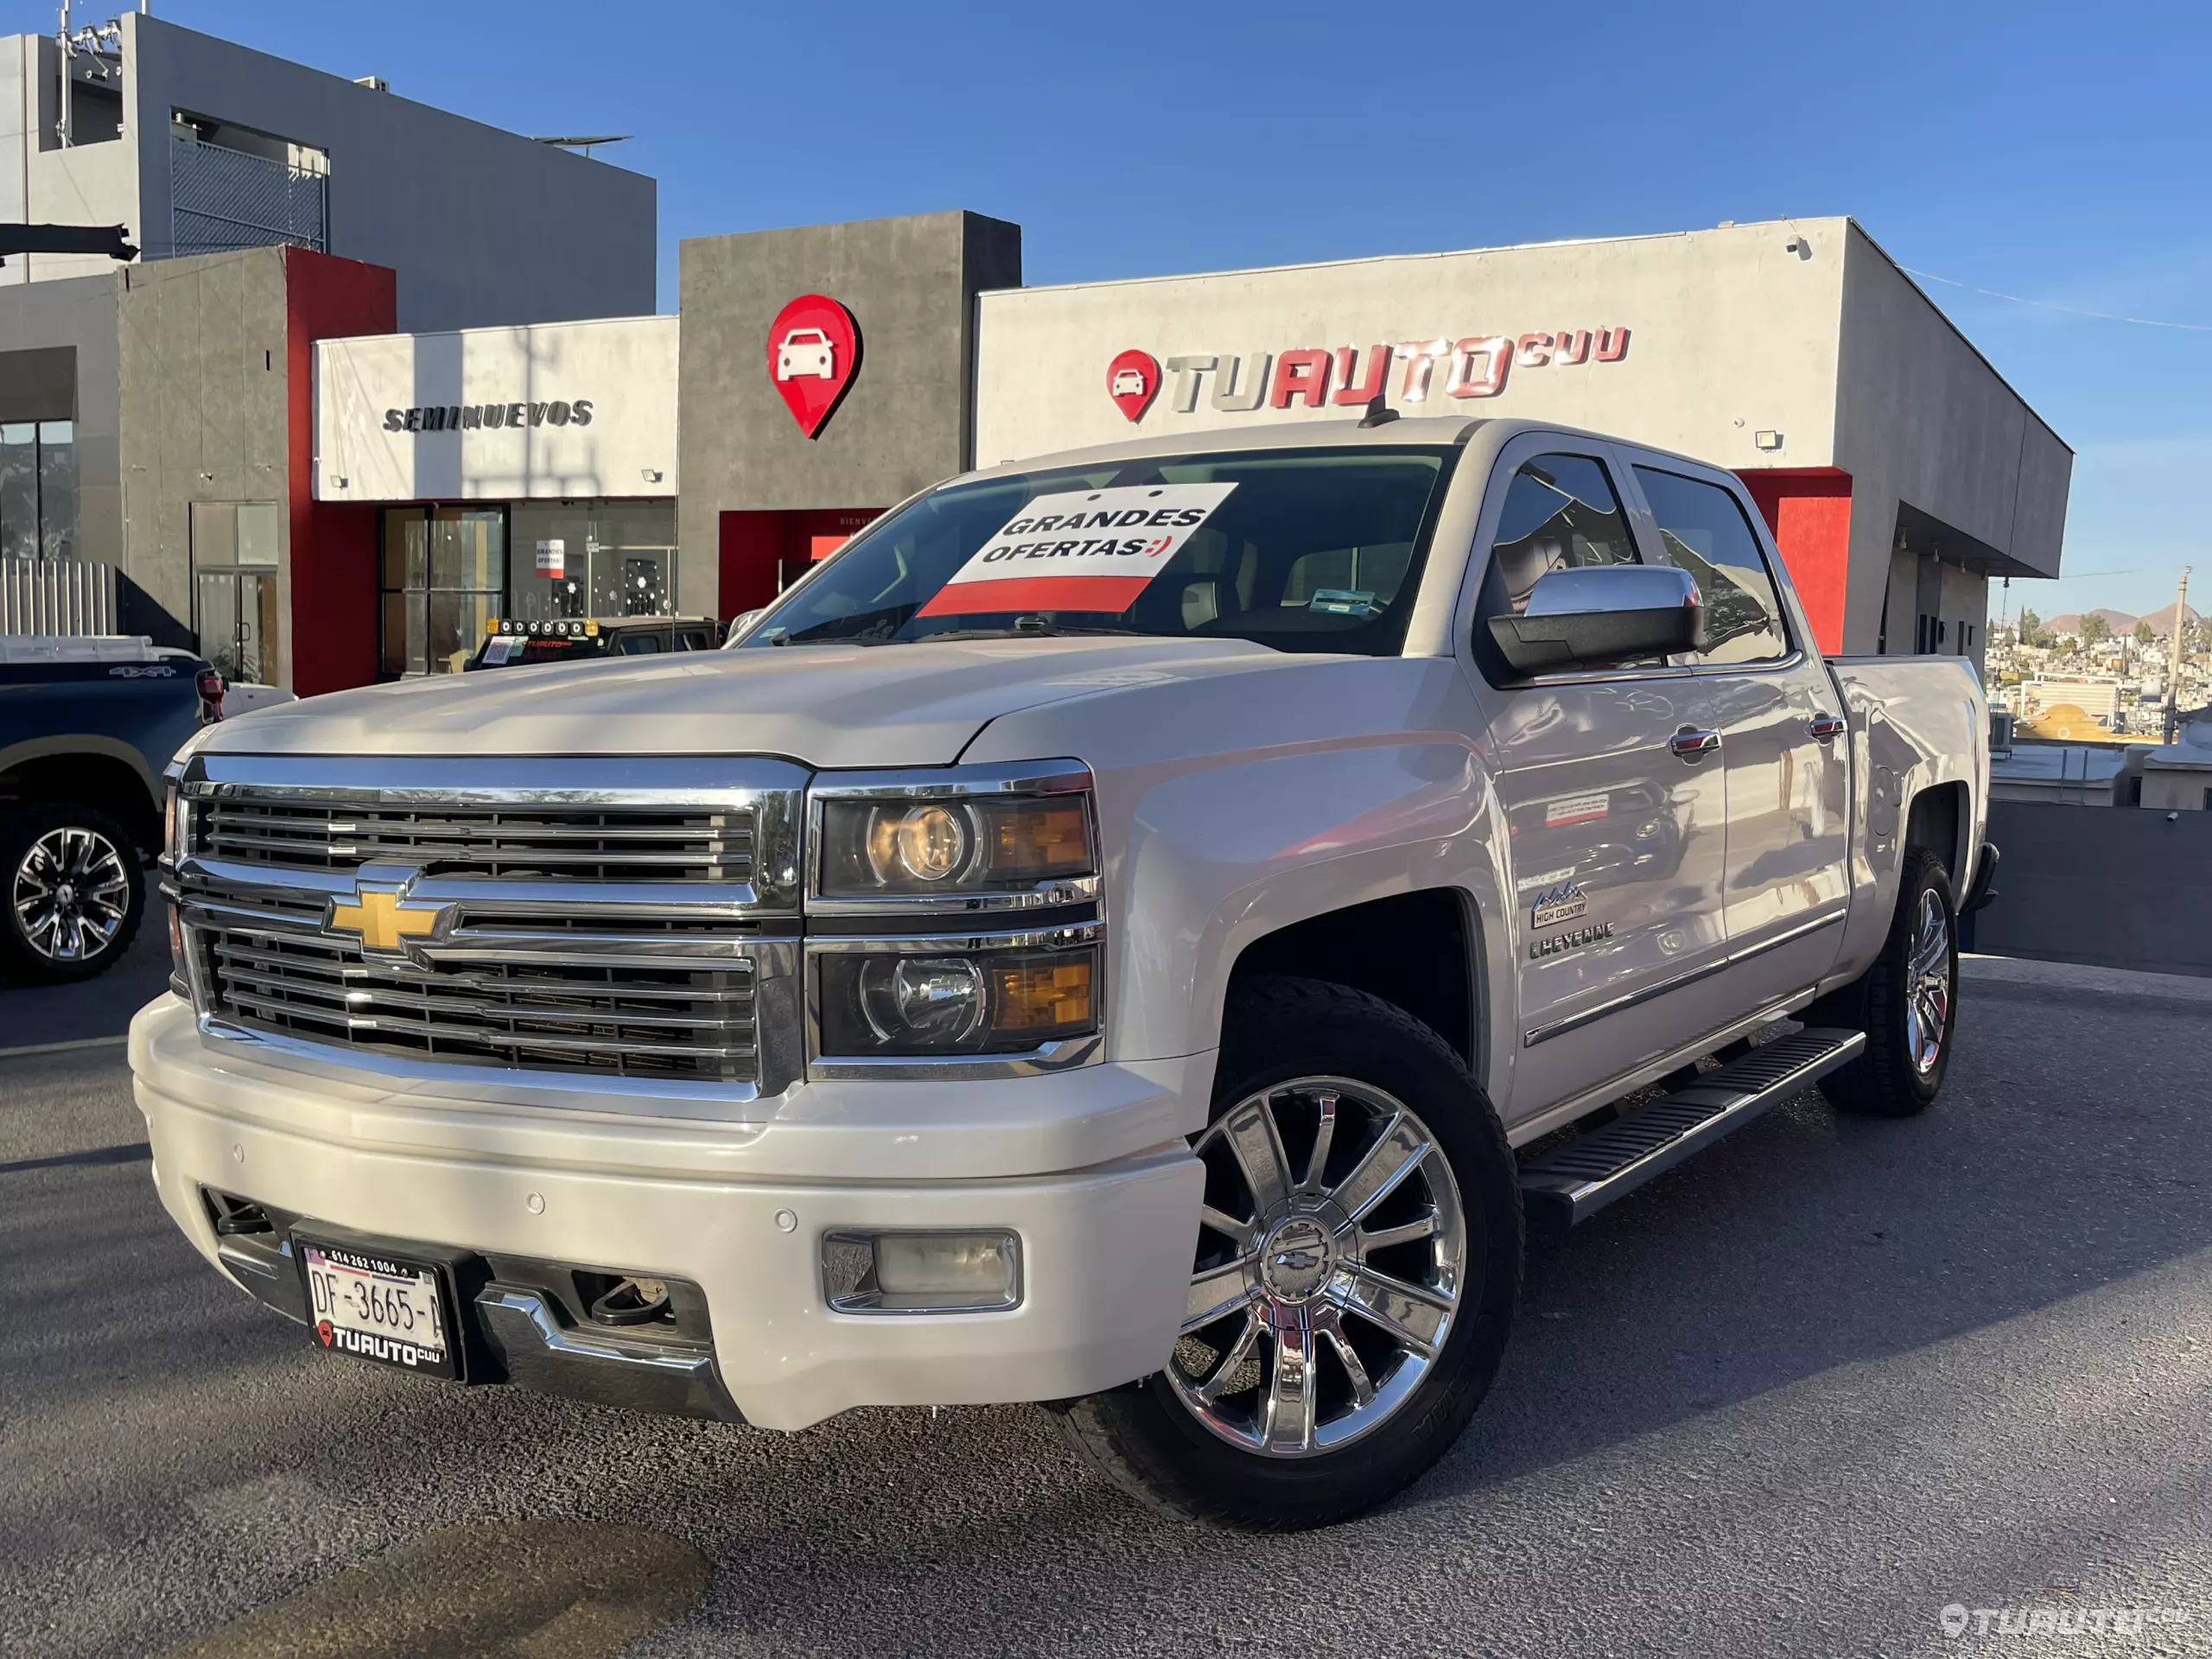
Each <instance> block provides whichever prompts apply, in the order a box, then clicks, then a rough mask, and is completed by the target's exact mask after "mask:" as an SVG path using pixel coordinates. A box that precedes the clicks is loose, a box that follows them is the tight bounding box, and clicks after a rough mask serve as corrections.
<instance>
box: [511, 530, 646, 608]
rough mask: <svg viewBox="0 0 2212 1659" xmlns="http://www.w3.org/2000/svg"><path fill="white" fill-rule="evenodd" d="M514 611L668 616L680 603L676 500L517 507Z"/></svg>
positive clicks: (514, 534) (514, 532) (514, 533)
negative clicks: (677, 586)
mask: <svg viewBox="0 0 2212 1659" xmlns="http://www.w3.org/2000/svg"><path fill="white" fill-rule="evenodd" d="M511 522H512V526H513V537H514V546H515V570H514V614H515V615H516V616H517V617H518V618H520V619H521V620H524V621H526V622H538V621H551V620H555V619H556V618H561V617H585V616H598V617H614V616H665V615H667V614H669V613H670V612H671V610H672V609H673V607H674V606H675V603H676V504H675V503H674V502H673V501H560V502H551V501H545V502H536V501H533V502H518V503H517V504H516V505H514V507H513V508H512V511H511Z"/></svg>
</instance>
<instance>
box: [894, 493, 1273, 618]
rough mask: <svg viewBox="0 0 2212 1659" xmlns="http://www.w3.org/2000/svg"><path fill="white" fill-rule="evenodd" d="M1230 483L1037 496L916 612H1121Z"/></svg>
mask: <svg viewBox="0 0 2212 1659" xmlns="http://www.w3.org/2000/svg"><path fill="white" fill-rule="evenodd" d="M1235 488H1236V486H1235V485H1234V484H1155V485H1154V486H1152V487H1150V488H1149V489H1147V488H1146V487H1144V486H1142V485H1138V486H1135V487H1133V488H1127V489H1118V490H1074V491H1071V492H1070V493H1067V494H1065V495H1040V496H1039V497H1038V498H1037V499H1035V500H1034V501H1032V502H1031V503H1030V504H1029V505H1027V506H1026V507H1024V508H1022V510H1021V511H1020V512H1018V513H1016V514H1015V515H1014V517H1013V518H1009V519H1008V520H1007V522H1006V524H1005V525H1004V527H1002V528H1001V530H1000V531H999V532H998V533H997V534H996V535H995V536H992V537H988V538H987V539H986V540H985V542H984V543H983V550H982V552H980V553H978V554H976V556H975V557H974V558H972V559H970V560H969V561H968V563H965V564H963V565H962V566H961V567H960V569H957V570H956V571H954V572H953V575H952V580H951V581H950V582H947V583H945V585H944V587H943V588H940V589H939V590H938V594H937V597H936V598H934V599H932V600H931V601H930V602H929V603H928V604H926V605H925V606H923V607H922V608H921V610H920V612H919V614H920V615H923V616H964V615H969V614H972V613H976V612H978V611H982V612H992V611H1104V612H1120V611H1125V610H1127V609H1128V607H1130V606H1131V605H1132V604H1134V603H1135V601H1136V597H1137V595H1138V594H1141V593H1142V592H1143V591H1144V590H1145V588H1146V585H1147V583H1149V582H1151V581H1152V579H1153V578H1154V576H1156V575H1160V572H1161V571H1163V570H1165V569H1167V565H1166V557H1167V556H1168V555H1169V554H1170V553H1173V551H1174V550H1176V549H1177V548H1179V547H1180V546H1182V545H1183V544H1184V543H1185V542H1187V541H1189V540H1190V539H1191V533H1192V531H1195V530H1196V529H1197V528H1198V526H1199V525H1200V524H1204V523H1205V521H1206V518H1207V517H1208V515H1209V514H1211V512H1213V510H1214V509H1215V508H1216V507H1217V506H1219V505H1221V504H1222V503H1223V502H1224V501H1226V500H1227V499H1229V496H1230V492H1231V491H1232V490H1234V489H1235Z"/></svg>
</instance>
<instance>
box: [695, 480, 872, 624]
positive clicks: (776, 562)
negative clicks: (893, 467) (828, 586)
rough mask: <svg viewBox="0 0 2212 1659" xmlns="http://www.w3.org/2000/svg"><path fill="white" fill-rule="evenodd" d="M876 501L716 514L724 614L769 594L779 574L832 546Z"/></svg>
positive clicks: (781, 583)
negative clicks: (862, 505) (847, 505)
mask: <svg viewBox="0 0 2212 1659" xmlns="http://www.w3.org/2000/svg"><path fill="white" fill-rule="evenodd" d="M880 512H882V509H881V508H880V507H810V508H809V507H801V508H792V509H791V510H789V511H783V512H777V511H755V512H725V513H723V514H722V515H721V523H720V535H719V540H720V545H719V546H718V548H717V549H716V556H717V558H718V560H719V562H720V563H719V566H718V574H719V576H720V582H719V584H718V587H719V591H720V602H721V614H722V616H723V617H724V618H725V619H727V618H729V617H733V616H735V615H737V614H738V613H740V612H741V611H750V610H755V609H758V608H759V607H760V606H763V605H766V603H767V602H768V601H770V600H772V599H773V598H775V596H776V595H777V594H778V593H779V592H780V591H782V588H784V587H785V585H786V582H785V578H786V577H793V576H796V575H799V574H801V573H802V572H803V571H804V567H805V566H806V565H807V564H809V563H811V562H812V561H814V560H816V559H818V558H826V557H827V556H829V555H830V554H832V553H834V552H836V550H838V549H839V548H840V547H842V546H843V545H844V544H845V542H846V541H847V539H848V538H849V537H851V535H852V534H853V532H854V531H856V530H859V529H860V528H861V526H862V525H864V524H867V523H868V520H869V519H871V518H875V517H876V516H877V515H878V514H879V513H880Z"/></svg>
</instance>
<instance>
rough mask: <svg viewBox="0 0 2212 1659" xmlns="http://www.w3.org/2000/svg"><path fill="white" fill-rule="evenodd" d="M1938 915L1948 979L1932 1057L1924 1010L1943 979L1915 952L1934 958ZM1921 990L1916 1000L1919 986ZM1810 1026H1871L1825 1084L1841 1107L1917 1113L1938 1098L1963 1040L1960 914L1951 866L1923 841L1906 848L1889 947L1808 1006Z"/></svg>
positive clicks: (1879, 1113)
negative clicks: (1859, 1048) (1928, 926)
mask: <svg viewBox="0 0 2212 1659" xmlns="http://www.w3.org/2000/svg"><path fill="white" fill-rule="evenodd" d="M1931 915H1932V917H1933V918H1935V919H1936V920H1937V921H1938V922H1940V927H1941V931H1942V951H1941V960H1940V968H1941V983H1940V992H1941V996H1942V1021H1941V1027H1942V1029H1941V1031H1940V1033H1938V1035H1937V1038H1936V1047H1935V1052H1934V1056H1933V1058H1932V1059H1929V1058H1926V1052H1927V1051H1926V1045H1925V1043H1924V1041H1923V1036H1922V1033H1924V1032H1925V1031H1926V1029H1927V1028H1928V1026H1929V1023H1930V1022H1929V1021H1928V1020H1927V1019H1926V1018H1925V1016H1924V1014H1923V1013H1922V1012H1921V1010H1922V1009H1924V1008H1925V1007H1927V1006H1928V1004H1927V1002H1926V1000H1925V999H1926V996H1927V995H1932V994H1934V993H1935V992H1936V990H1937V986H1936V985H1935V984H1933V983H1926V982H1923V976H1920V975H1918V974H1916V969H1915V958H1916V951H1917V953H1918V954H1919V956H1920V957H1922V959H1923V962H1926V961H1929V960H1930V957H1929V950H1928V948H1927V935H1926V931H1925V928H1924V924H1925V923H1926V922H1927V921H1928V920H1929V918H1930V917H1931ZM1916 990H1917V991H1918V992H1920V993H1921V1001H1920V1003H1919V1007H1917V1008H1916ZM1804 1017H1805V1022H1806V1023H1807V1024H1808V1025H1826V1024H1835V1025H1840V1026H1845V1027H1856V1028H1857V1029H1859V1030H1860V1031H1864V1032H1865V1033H1866V1049H1865V1051H1864V1052H1862V1053H1861V1054H1860V1055H1859V1058H1857V1059H1855V1060H1853V1061H1852V1063H1851V1064H1850V1065H1847V1066H1844V1067H1842V1068H1841V1069H1840V1070H1839V1071H1832V1072H1830V1073H1829V1074H1828V1075H1827V1077H1825V1078H1823V1079H1822V1080H1821V1093H1822V1094H1824V1095H1826V1096H1827V1097H1828V1100H1829V1101H1830V1103H1833V1104H1834V1107H1835V1108H1836V1109H1837V1110H1838V1111H1843V1112H1850V1113H1853V1114H1855V1115H1857V1116H1863V1117H1910V1116H1913V1115H1914V1114H1916V1113H1917V1112H1923V1111H1925V1110H1927V1109H1928V1108H1929V1106H1931V1105H1932V1104H1934V1103H1935V1100H1936V1096H1937V1094H1939V1093H1940V1092H1942V1087H1943V1074H1944V1073H1945V1072H1946V1071H1948V1070H1949V1069H1950V1065H1951V1051H1952V1049H1953V1047H1954V1046H1955V1045H1956V1043H1957V1040H1958V1022H1959V914H1958V902H1957V900H1956V899H1955V898H1954V896H1953V894H1952V892H1951V877H1950V873H1949V872H1948V870H1946V869H1945V868H1943V861H1942V860H1941V859H1939V858H1937V857H1936V855H1935V854H1933V853H1931V852H1929V851H1927V850H1926V849H1923V848H1918V847H1910V848H1907V849H1905V855H1904V869H1903V871H1902V873H1901V874H1900V877H1899V880H1898V883H1897V914H1896V915H1895V916H1894V917H1892V918H1891V922H1890V936H1889V938H1887V939H1886V940H1885V941H1884V942H1883V944H1882V954H1881V955H1880V956H1878V957H1875V958H1874V961H1873V963H1872V965H1871V966H1870V967H1869V968H1868V969H1866V972H1865V973H1864V974H1862V975H1860V976H1859V978H1858V979H1857V980H1856V981H1854V982H1853V983H1852V984H1850V985H1848V986H1847V987H1846V988H1844V989H1842V990H1841V991H1839V992H1835V993H1833V994H1832V995H1828V996H1827V997H1824V998H1822V999H1821V1001H1820V1002H1819V1003H1817V1004H1815V1006H1814V1007H1812V1008H1809V1009H1808V1010H1807V1011H1806V1014H1805V1016H1804Z"/></svg>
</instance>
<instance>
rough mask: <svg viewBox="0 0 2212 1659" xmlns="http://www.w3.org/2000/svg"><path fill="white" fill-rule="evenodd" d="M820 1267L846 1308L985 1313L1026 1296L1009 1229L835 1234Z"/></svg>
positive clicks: (836, 1301)
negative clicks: (1002, 1230)
mask: <svg viewBox="0 0 2212 1659" xmlns="http://www.w3.org/2000/svg"><path fill="white" fill-rule="evenodd" d="M822 1270H823V1287H824V1289H825V1291H826V1292H827V1294H828V1296H829V1306H832V1307H834V1308H836V1310H837V1311H838V1312H839V1313H988V1312H990V1311H991V1310H993V1309H996V1308H1008V1307H1013V1306H1016V1305H1017V1304H1019V1303H1020V1300H1021V1246H1020V1242H1019V1241H1018V1240H1017V1239H1016V1238H1015V1237H1014V1235H1013V1234H1012V1233H1003V1232H990V1233H832V1234H830V1235H829V1236H828V1237H826V1238H824V1239H823V1241H822Z"/></svg>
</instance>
